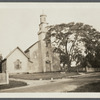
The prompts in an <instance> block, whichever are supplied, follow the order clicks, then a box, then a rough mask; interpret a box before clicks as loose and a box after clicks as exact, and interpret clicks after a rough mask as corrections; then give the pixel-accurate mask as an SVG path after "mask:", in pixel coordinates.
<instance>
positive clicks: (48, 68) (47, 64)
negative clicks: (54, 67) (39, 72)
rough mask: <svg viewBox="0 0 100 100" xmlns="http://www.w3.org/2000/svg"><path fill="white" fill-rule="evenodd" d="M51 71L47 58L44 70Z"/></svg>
mask: <svg viewBox="0 0 100 100" xmlns="http://www.w3.org/2000/svg"><path fill="white" fill-rule="evenodd" d="M50 71H51V62H50V61H49V60H47V61H46V72H50Z"/></svg>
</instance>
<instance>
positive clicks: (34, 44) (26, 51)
mask: <svg viewBox="0 0 100 100" xmlns="http://www.w3.org/2000/svg"><path fill="white" fill-rule="evenodd" d="M38 42H40V41H37V42H35V43H34V44H32V45H31V46H30V47H29V48H28V49H26V50H25V51H24V52H27V51H29V49H30V48H32V47H33V46H34V45H35V44H37V43H38Z"/></svg>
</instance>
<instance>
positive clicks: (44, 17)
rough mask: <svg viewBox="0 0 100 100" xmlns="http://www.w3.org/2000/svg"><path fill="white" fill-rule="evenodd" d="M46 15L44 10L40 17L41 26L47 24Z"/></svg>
mask: <svg viewBox="0 0 100 100" xmlns="http://www.w3.org/2000/svg"><path fill="white" fill-rule="evenodd" d="M46 17H47V16H46V15H45V14H44V10H42V14H41V15H40V24H41V23H46Z"/></svg>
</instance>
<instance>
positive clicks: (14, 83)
mask: <svg viewBox="0 0 100 100" xmlns="http://www.w3.org/2000/svg"><path fill="white" fill-rule="evenodd" d="M26 85H27V83H25V82H21V81H12V80H10V81H9V84H3V85H0V90H1V89H9V88H14V87H21V86H26Z"/></svg>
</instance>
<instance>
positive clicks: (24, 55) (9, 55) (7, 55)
mask: <svg viewBox="0 0 100 100" xmlns="http://www.w3.org/2000/svg"><path fill="white" fill-rule="evenodd" d="M16 49H18V50H19V51H21V52H22V53H23V55H24V56H25V57H27V56H26V54H25V53H24V52H23V51H22V50H21V49H20V48H19V47H16V48H15V49H14V50H12V51H11V52H10V53H9V54H8V55H7V56H6V58H5V59H7V58H8V57H9V56H10V55H11V54H12V53H13V52H14V51H15V50H16ZM27 58H28V57H27ZM28 59H29V58H28Z"/></svg>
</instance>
